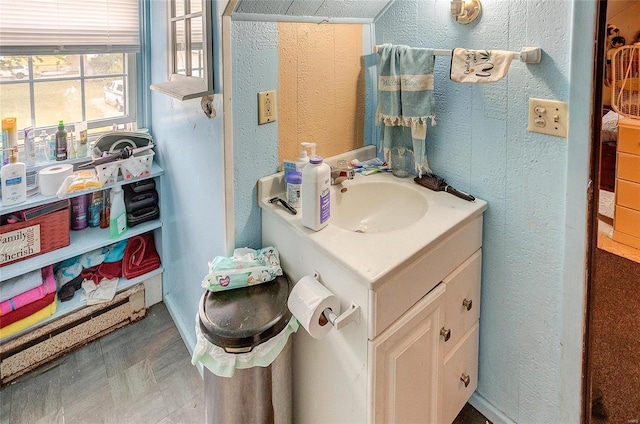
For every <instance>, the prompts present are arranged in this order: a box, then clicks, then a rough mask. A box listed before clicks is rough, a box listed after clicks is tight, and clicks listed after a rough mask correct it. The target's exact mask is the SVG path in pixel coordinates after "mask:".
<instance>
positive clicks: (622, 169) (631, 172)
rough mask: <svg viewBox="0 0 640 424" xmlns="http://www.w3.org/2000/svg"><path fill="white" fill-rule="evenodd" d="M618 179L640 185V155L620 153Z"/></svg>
mask: <svg viewBox="0 0 640 424" xmlns="http://www.w3.org/2000/svg"><path fill="white" fill-rule="evenodd" d="M617 173H618V179H622V180H628V181H633V182H636V183H640V155H631V154H629V153H621V152H619V153H618V166H617Z"/></svg>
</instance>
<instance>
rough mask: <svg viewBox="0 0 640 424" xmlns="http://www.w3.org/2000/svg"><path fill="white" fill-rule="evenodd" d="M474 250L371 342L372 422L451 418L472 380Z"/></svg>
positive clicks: (476, 291) (476, 296)
mask: <svg viewBox="0 0 640 424" xmlns="http://www.w3.org/2000/svg"><path fill="white" fill-rule="evenodd" d="M481 262H482V256H481V251H480V250H478V251H477V252H476V253H474V254H473V255H472V256H471V257H470V258H469V259H467V260H466V261H465V262H464V263H463V264H462V265H460V266H459V267H458V268H457V269H456V270H455V271H454V272H452V273H451V274H450V275H448V276H447V277H446V278H445V279H444V280H443V281H442V283H440V284H438V285H437V286H436V287H435V288H434V289H432V290H431V291H430V292H429V293H428V294H427V295H426V296H424V297H423V298H422V299H420V300H419V301H418V302H417V303H416V304H415V305H414V306H412V307H411V308H410V309H409V310H408V311H407V312H406V313H405V314H404V315H403V316H402V317H400V318H399V319H398V320H397V321H396V322H394V323H393V324H392V325H391V326H390V327H388V328H387V329H385V330H384V331H383V332H382V333H381V334H380V335H379V336H377V337H376V338H375V339H373V340H372V341H371V349H370V354H371V360H370V364H371V366H372V376H373V377H372V385H373V387H372V388H373V393H372V400H373V408H372V412H373V417H372V421H373V422H374V423H417V422H425V423H451V422H452V421H453V420H454V419H455V417H456V416H457V415H458V413H459V412H460V410H461V409H462V407H463V406H464V404H465V403H466V402H467V400H468V399H469V397H470V396H471V394H473V392H474V391H475V389H476V387H477V385H478V339H479V325H478V323H479V317H480V311H479V306H480V273H481Z"/></svg>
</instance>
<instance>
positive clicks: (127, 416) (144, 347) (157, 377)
mask: <svg viewBox="0 0 640 424" xmlns="http://www.w3.org/2000/svg"><path fill="white" fill-rule="evenodd" d="M203 399H204V397H203V383H202V379H201V378H200V374H199V373H198V370H197V369H196V367H194V366H193V365H191V360H190V356H189V352H188V351H187V348H186V347H185V345H184V343H183V341H182V339H181V338H180V335H179V334H178V330H177V329H176V327H175V325H174V324H173V321H172V320H171V317H170V316H169V313H168V312H167V309H166V307H165V306H164V304H162V303H161V304H158V305H154V306H152V307H151V308H149V310H147V316H146V317H145V318H144V319H143V320H141V321H139V322H137V323H135V324H133V325H130V326H127V327H123V328H121V329H119V330H117V331H115V332H113V333H111V334H108V335H106V336H105V337H103V338H101V339H99V340H96V341H94V342H91V343H89V344H88V345H86V346H85V347H83V348H81V349H79V350H76V351H75V352H72V353H70V354H68V355H66V356H64V357H62V358H60V359H58V360H56V361H54V362H52V363H50V364H48V365H45V366H43V367H41V368H39V369H37V370H35V371H33V372H31V373H30V374H27V375H25V376H23V377H21V378H19V379H17V380H16V381H15V382H13V383H12V384H9V385H7V386H6V387H3V388H2V389H1V390H0V424H26V423H29V424H36V423H38V424H39V423H66V424H72V423H82V424H92V423H132V424H133V423H135V424H143V423H153V424H156V423H162V424H171V423H202V422H204V404H203Z"/></svg>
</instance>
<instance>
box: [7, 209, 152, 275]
mask: <svg viewBox="0 0 640 424" xmlns="http://www.w3.org/2000/svg"><path fill="white" fill-rule="evenodd" d="M161 226H162V221H160V220H159V219H157V220H154V221H148V222H143V223H142V224H139V225H136V226H135V227H131V228H128V229H127V231H125V232H124V234H123V235H122V236H120V237H118V238H115V239H112V238H110V237H109V229H108V228H99V227H89V228H85V229H84V230H80V231H73V230H72V231H70V234H69V236H70V237H69V238H70V243H69V246H66V247H62V248H60V249H56V250H53V251H51V252H47V253H45V254H42V255H38V256H34V257H31V258H29V259H25V260H23V261H19V262H15V263H12V264H11V265H7V266H4V267H2V268H0V284H2V283H1V282H2V281H5V280H8V279H10V278H13V277H17V276H18V275H22V274H25V273H27V272H29V271H33V270H36V269H40V268H42V267H45V266H47V265H51V264H55V263H58V262H61V261H63V260H65V259H68V258H72V257H74V256H77V255H80V254H82V253H85V252H90V251H92V250H95V249H98V248H100V247H103V246H108V245H110V244H112V243H116V242H118V241H120V240H124V239H128V238H130V237H133V236H135V235H138V234H143V233H147V232H149V231H153V230H155V229H156V228H160V227H161Z"/></svg>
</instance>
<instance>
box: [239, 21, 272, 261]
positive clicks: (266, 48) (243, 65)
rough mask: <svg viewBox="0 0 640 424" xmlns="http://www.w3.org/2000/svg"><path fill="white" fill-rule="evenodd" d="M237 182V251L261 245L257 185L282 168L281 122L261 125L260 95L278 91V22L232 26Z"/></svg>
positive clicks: (245, 23)
mask: <svg viewBox="0 0 640 424" xmlns="http://www.w3.org/2000/svg"><path fill="white" fill-rule="evenodd" d="M231 28H232V29H231V32H232V35H231V39H232V42H233V46H232V53H233V68H232V70H233V140H234V143H233V163H234V167H233V181H234V194H235V199H234V209H235V223H236V247H252V248H254V249H258V248H260V247H262V230H261V229H262V223H261V215H260V208H259V207H258V203H257V201H256V199H257V194H256V181H258V179H260V178H262V177H264V176H266V175H270V174H273V173H275V172H276V170H277V168H278V121H276V122H274V123H271V124H265V125H258V101H257V93H258V92H259V91H265V90H277V89H278V29H277V25H276V24H275V23H274V22H233V23H232V27H231Z"/></svg>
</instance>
